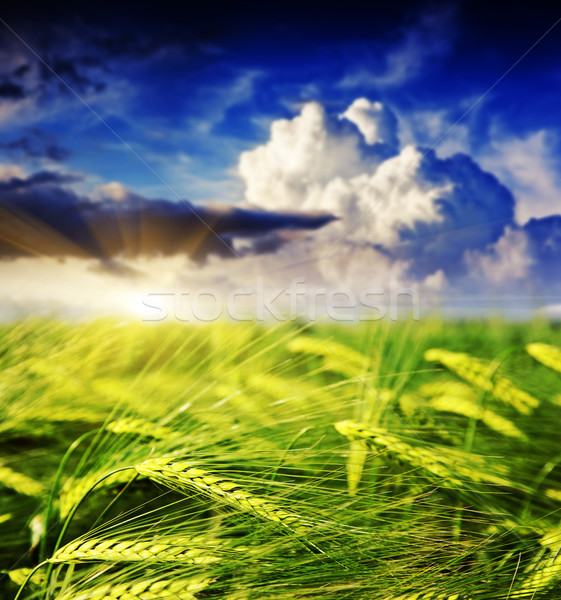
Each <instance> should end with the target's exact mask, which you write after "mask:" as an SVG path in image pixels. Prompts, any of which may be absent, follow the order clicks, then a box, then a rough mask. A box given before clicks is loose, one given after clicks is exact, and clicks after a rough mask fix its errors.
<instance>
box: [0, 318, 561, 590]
mask: <svg viewBox="0 0 561 600" xmlns="http://www.w3.org/2000/svg"><path fill="white" fill-rule="evenodd" d="M0 338H1V344H0V348H1V352H0V372H1V375H0V532H1V535H0V570H1V573H0V597H2V598H7V599H16V598H17V599H19V598H37V599H45V600H46V599H51V600H63V599H64V600H78V599H80V600H86V599H95V600H117V599H122V600H134V599H137V598H139V599H145V600H149V599H156V598H158V599H160V598H168V599H170V600H171V599H184V600H187V599H193V598H197V599H200V600H204V599H208V600H213V599H216V600H227V599H230V600H246V599H247V600H253V599H255V600H257V599H275V600H284V599H287V600H288V599H300V598H301V599H306V598H314V599H315V598H317V599H333V600H335V599H337V600H339V599H364V600H366V599H368V600H432V599H437V598H438V599H442V600H472V599H473V600H476V599H478V600H484V599H489V600H491V599H503V600H509V599H513V600H514V599H522V598H525V599H526V598H527V599H542V598H544V599H545V598H552V599H553V598H558V597H560V595H559V594H560V592H561V435H560V429H561V428H560V423H561V328H560V327H559V325H558V324H556V323H549V322H546V321H537V322H534V323H530V324H529V323H524V324H522V323H519V324H508V323H502V322H500V321H485V322H484V321H481V322H478V321H471V322H446V321H438V320H426V321H421V322H412V323H408V322H400V323H393V324H390V323H382V322H371V323H362V324H357V325H354V326H335V325H329V324H323V325H322V324H314V325H303V324H299V323H297V322H289V323H281V324H279V325H277V326H272V325H267V326H265V325H255V324H249V323H244V324H228V323H213V324H208V325H205V326H185V325H179V324H162V325H158V326H147V325H140V324H135V323H129V322H116V321H110V320H106V321H102V320H100V321H94V322H90V323H80V324H69V323H62V322H59V321H55V320H27V321H21V322H18V323H12V324H5V325H3V326H1V327H0Z"/></svg>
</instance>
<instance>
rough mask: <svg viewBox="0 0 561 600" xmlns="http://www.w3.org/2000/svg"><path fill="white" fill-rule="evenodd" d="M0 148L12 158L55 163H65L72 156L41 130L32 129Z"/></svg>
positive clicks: (2, 143) (2, 144)
mask: <svg viewBox="0 0 561 600" xmlns="http://www.w3.org/2000/svg"><path fill="white" fill-rule="evenodd" d="M0 148H2V149H4V150H6V152H7V154H8V155H9V156H12V157H13V156H18V157H20V156H21V157H25V158H47V159H49V160H52V161H54V162H63V161H65V160H67V159H68V158H69V156H70V151H69V150H67V149H66V148H63V147H62V146H60V145H59V144H58V143H57V142H56V140H55V139H54V137H53V136H52V135H49V134H47V133H46V132H44V131H41V130H39V129H32V130H31V131H29V133H27V134H26V135H23V136H21V137H19V138H16V139H14V140H12V141H11V142H1V143H0Z"/></svg>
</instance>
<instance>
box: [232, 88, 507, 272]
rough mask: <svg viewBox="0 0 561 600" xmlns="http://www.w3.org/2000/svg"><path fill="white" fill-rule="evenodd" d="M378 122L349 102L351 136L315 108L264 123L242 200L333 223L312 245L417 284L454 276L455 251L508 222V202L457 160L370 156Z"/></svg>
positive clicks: (480, 244)
mask: <svg viewBox="0 0 561 600" xmlns="http://www.w3.org/2000/svg"><path fill="white" fill-rule="evenodd" d="M372 113H374V114H372ZM384 114H385V115H390V114H391V112H390V111H389V109H386V110H385V109H384V107H383V105H381V104H380V103H370V102H368V101H367V100H365V99H359V100H357V101H355V102H354V103H353V104H352V105H351V107H350V108H349V109H348V110H347V111H346V112H345V113H344V115H345V117H346V118H349V117H351V119H353V122H356V121H358V122H360V126H359V127H358V128H356V129H352V130H349V129H348V128H345V127H343V126H342V125H341V122H340V120H339V119H338V118H336V117H334V116H330V115H327V114H326V112H325V110H324V109H323V108H322V107H321V106H320V105H318V104H317V103H311V104H307V105H305V106H304V107H303V109H302V111H301V114H299V115H297V116H296V117H294V118H293V119H292V120H284V119H283V120H280V121H276V122H274V123H273V124H272V126H271V137H270V139H269V141H268V142H267V143H265V144H263V145H261V146H258V147H257V148H255V149H254V150H251V151H249V152H245V153H243V154H242V155H241V157H240V161H239V173H240V175H241V177H242V178H243V180H244V183H245V185H246V199H247V200H248V201H249V202H251V203H253V204H255V205H258V206H261V207H265V208H267V209H269V210H279V209H282V210H294V211H297V210H306V211H310V210H311V211H325V212H327V213H331V214H334V215H336V216H338V217H339V221H337V222H335V223H333V224H331V225H330V226H329V227H328V228H326V229H324V230H322V231H321V232H320V234H319V236H320V237H321V238H322V239H325V238H326V237H327V238H330V239H331V240H332V243H333V244H336V245H340V244H347V245H348V246H349V247H352V245H353V244H354V245H369V246H370V247H371V248H377V249H379V250H380V249H381V250H383V252H384V253H385V256H389V257H392V258H393V260H396V261H401V262H402V263H403V264H408V265H409V275H410V276H412V277H414V278H416V279H417V280H419V281H421V280H423V279H424V278H425V277H428V276H430V275H431V274H434V273H435V272H437V271H438V270H442V271H443V274H444V275H445V276H446V277H447V278H450V279H453V278H454V277H458V276H460V275H461V273H460V272H459V271H460V270H461V269H462V266H461V262H462V257H463V255H464V253H465V251H466V250H467V249H472V250H480V251H484V250H485V249H486V248H487V247H488V246H489V245H490V244H493V243H495V242H496V241H497V240H498V239H499V238H500V237H501V235H502V234H503V232H504V230H505V227H506V226H508V225H509V224H511V223H512V221H513V215H514V198H513V197H512V194H511V193H510V192H509V191H508V189H506V188H505V187H504V186H502V185H501V184H500V183H499V181H498V180H497V179H496V178H495V177H494V176H493V175H491V174H490V173H486V172H484V171H483V170H482V169H481V168H480V167H479V166H478V165H477V163H475V162H474V161H473V160H472V159H471V158H470V157H469V156H467V155H464V154H455V155H453V156H451V157H449V158H446V159H440V158H438V156H437V154H436V153H435V152H433V151H429V150H426V149H423V148H421V147H417V146H414V145H408V146H406V147H404V148H403V149H401V150H397V149H396V150H395V151H394V152H398V153H397V154H395V153H394V154H393V155H391V156H389V157H387V156H386V157H385V158H383V157H382V156H381V155H380V153H373V152H372V145H371V144H369V143H368V142H369V141H371V140H373V139H381V138H377V137H376V136H377V135H378V124H379V121H380V117H381V115H384ZM392 116H393V115H392ZM393 119H395V117H393V118H392V120H393ZM392 131H393V134H394V135H395V126H394V127H393V129H390V134H391V133H392ZM366 137H368V139H366ZM390 137H391V136H390ZM392 142H393V143H395V139H394V140H392ZM349 252H350V253H351V254H352V253H353V252H352V251H349ZM349 260H350V259H349Z"/></svg>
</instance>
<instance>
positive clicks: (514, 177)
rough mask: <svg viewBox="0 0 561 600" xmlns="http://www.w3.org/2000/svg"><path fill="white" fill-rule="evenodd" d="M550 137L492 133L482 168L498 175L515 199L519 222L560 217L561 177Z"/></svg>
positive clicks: (547, 135) (548, 135)
mask: <svg viewBox="0 0 561 600" xmlns="http://www.w3.org/2000/svg"><path fill="white" fill-rule="evenodd" d="M554 142H555V140H554V139H553V137H552V134H551V133H548V132H547V131H545V130H540V131H536V132H534V133H531V134H530V135H528V136H526V137H514V136H511V135H504V134H501V132H500V131H498V130H497V129H496V128H495V130H494V131H493V132H492V135H491V142H490V144H489V148H488V149H487V150H486V151H484V152H483V153H482V155H481V157H480V161H481V164H482V165H484V166H485V167H486V168H488V169H489V170H491V171H493V172H494V173H496V174H497V175H498V176H499V177H500V178H501V180H502V181H504V183H505V184H506V185H508V186H509V188H510V189H511V190H512V192H513V193H514V195H515V197H516V221H517V223H519V224H520V225H523V224H524V223H526V222H527V221H529V219H531V218H541V217H547V216H549V215H553V214H557V213H559V210H560V209H559V198H560V197H561V177H560V176H559V162H558V160H557V159H556V158H555V152H554Z"/></svg>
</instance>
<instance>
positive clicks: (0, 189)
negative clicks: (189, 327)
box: [0, 1, 561, 321]
mask: <svg viewBox="0 0 561 600" xmlns="http://www.w3.org/2000/svg"><path fill="white" fill-rule="evenodd" d="M489 4H490V3H488V2H487V3H483V2H453V1H452V2H400V3H399V4H394V5H392V6H389V5H388V6H386V5H383V4H375V3H369V4H368V5H365V6H363V7H358V6H355V7H349V8H346V7H344V6H339V7H337V8H334V9H328V8H327V7H325V6H319V5H311V4H305V3H283V4H282V6H281V5H278V6H273V7H266V6H264V5H263V4H255V5H254V4H251V3H248V4H245V5H244V6H239V5H232V6H230V7H228V8H222V9H218V8H217V7H216V6H214V5H210V4H208V5H204V6H203V5H201V6H196V7H189V6H187V5H185V4H182V5H179V4H175V3H170V2H167V1H164V2H160V3H157V4H152V5H146V6H144V5H142V6H139V5H131V4H125V3H119V2H113V3H101V4H96V5H95V6H94V5H93V4H92V5H88V6H79V7H77V6H75V5H74V4H70V3H68V4H65V3H64V2H58V3H57V4H56V6H53V5H51V4H49V3H43V4H42V5H40V6H39V7H36V6H34V7H32V8H31V7H30V6H26V4H25V3H18V4H17V5H13V6H11V7H10V8H2V9H0V18H1V21H0V278H1V282H2V285H1V288H0V318H2V319H10V318H15V317H18V316H21V315H22V314H56V315H61V316H71V317H81V316H91V315H99V314H113V313H118V314H125V315H129V316H133V317H134V318H139V319H142V320H146V321H159V320H164V319H176V320H180V321H192V320H197V318H199V320H212V319H213V318H215V317H218V316H229V317H231V318H234V319H236V318H239V319H242V318H249V316H251V315H253V316H255V315H257V316H258V318H261V317H264V318H267V317H269V318H283V316H284V315H286V313H287V311H288V313H290V315H292V316H294V315H295V313H297V312H299V313H301V314H303V315H304V316H307V317H308V318H314V317H315V316H316V315H317V314H320V313H321V314H322V315H324V316H325V314H326V312H327V316H328V317H330V318H335V319H340V320H346V319H348V318H350V319H356V317H357V315H362V314H363V313H364V314H368V315H370V318H377V317H379V316H382V315H383V316H388V315H389V314H390V313H391V314H393V313H392V312H391V311H392V310H393V308H395V306H394V305H399V306H401V305H404V306H405V307H406V308H407V306H408V305H410V306H409V308H411V309H412V310H413V309H414V308H415V307H416V306H419V307H420V309H421V310H420V313H421V314H428V313H429V312H431V311H436V312H438V311H442V312H444V313H446V312H447V313H448V314H452V315H455V316H458V315H459V316H473V315H476V316H477V315H481V314H489V313H497V312H498V313H500V314H503V315H505V316H507V317H509V318H510V317H514V318H518V317H528V316H532V315H535V314H536V313H539V314H546V315H550V316H561V269H560V268H559V267H558V265H559V261H560V259H561V169H560V167H561V116H560V115H561V110H560V109H561V93H560V92H561V63H560V62H559V56H560V55H561V22H559V19H561V10H556V9H555V8H552V7H551V6H550V7H548V6H547V5H546V3H542V2H534V3H532V6H531V7H528V6H525V7H522V6H520V7H518V6H512V5H509V6H508V7H507V6H506V5H502V6H501V5H500V4H498V3H496V4H495V5H491V6H489ZM318 307H321V310H320V309H319V308H318ZM400 310H401V309H400ZM396 311H397V312H399V310H397V309H396ZM281 313H282V315H281Z"/></svg>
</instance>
